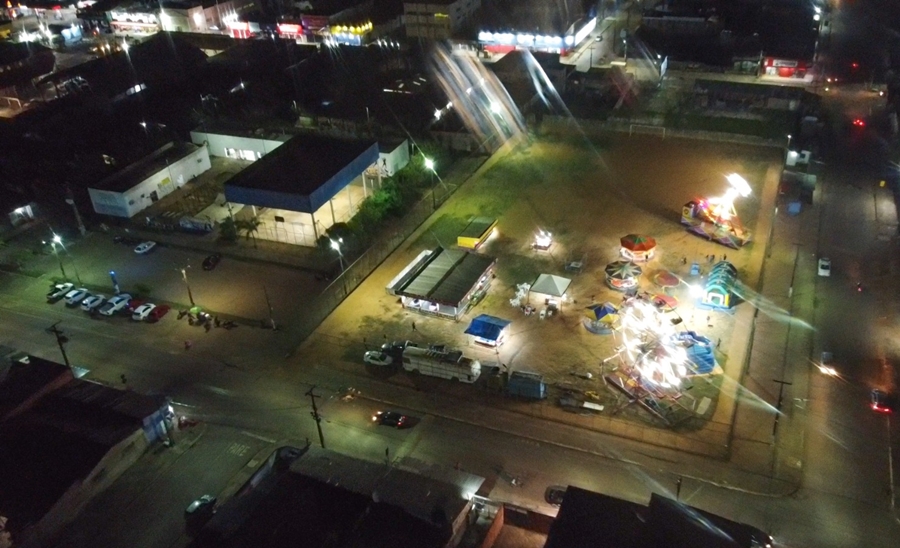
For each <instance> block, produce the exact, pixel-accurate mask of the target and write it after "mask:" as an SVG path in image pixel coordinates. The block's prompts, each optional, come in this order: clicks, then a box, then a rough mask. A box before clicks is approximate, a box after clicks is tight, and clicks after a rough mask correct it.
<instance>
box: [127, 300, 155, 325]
mask: <svg viewBox="0 0 900 548" xmlns="http://www.w3.org/2000/svg"><path fill="white" fill-rule="evenodd" d="M155 308H156V305H155V304H153V303H146V304H142V305H141V306H139V307H137V308H135V309H134V312H132V313H131V319H132V320H134V321H136V322H142V321H144V320H146V319H147V317H148V316H149V315H150V313H151V312H153V309H155Z"/></svg>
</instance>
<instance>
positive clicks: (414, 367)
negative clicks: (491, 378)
mask: <svg viewBox="0 0 900 548" xmlns="http://www.w3.org/2000/svg"><path fill="white" fill-rule="evenodd" d="M402 363H403V369H405V370H406V371H409V372H410V373H418V374H421V375H427V376H429V377H439V378H442V379H450V380H454V381H460V382H465V383H473V382H475V381H476V380H478V377H479V376H480V375H481V363H480V362H479V361H478V360H475V359H472V358H467V357H465V356H463V355H462V352H461V351H459V350H439V349H435V348H434V347H432V348H419V347H417V346H407V347H406V348H404V349H403V359H402Z"/></svg>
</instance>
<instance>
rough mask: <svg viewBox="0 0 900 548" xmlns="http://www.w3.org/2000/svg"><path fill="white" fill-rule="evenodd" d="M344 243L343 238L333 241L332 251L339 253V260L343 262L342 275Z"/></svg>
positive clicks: (342, 269) (342, 265) (342, 263)
mask: <svg viewBox="0 0 900 548" xmlns="http://www.w3.org/2000/svg"><path fill="white" fill-rule="evenodd" d="M342 243H344V239H343V238H338V239H337V240H331V249H333V250H335V251H337V254H338V260H339V261H340V262H341V274H343V273H344V254H343V253H342V252H341V244H342Z"/></svg>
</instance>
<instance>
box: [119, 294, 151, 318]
mask: <svg viewBox="0 0 900 548" xmlns="http://www.w3.org/2000/svg"><path fill="white" fill-rule="evenodd" d="M146 302H147V301H145V300H143V299H137V298H135V299H131V300H129V301H128V304H126V305H125V308H124V309H122V312H124V313H125V315H126V316H130V315H131V314H134V311H135V310H137V309H138V308H139V307H140V306H141V305H142V304H144V303H146Z"/></svg>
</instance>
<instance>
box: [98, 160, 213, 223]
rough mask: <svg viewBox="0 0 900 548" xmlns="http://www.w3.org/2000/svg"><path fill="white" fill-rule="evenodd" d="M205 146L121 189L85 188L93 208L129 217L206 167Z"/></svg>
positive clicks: (104, 212)
mask: <svg viewBox="0 0 900 548" xmlns="http://www.w3.org/2000/svg"><path fill="white" fill-rule="evenodd" d="M211 167H212V165H211V164H210V161H209V149H208V148H207V147H203V146H201V147H200V148H198V149H197V150H195V151H194V152H191V153H190V154H188V155H187V156H185V157H184V158H182V159H180V160H178V161H176V162H173V163H171V164H169V165H168V166H166V167H163V168H162V169H161V170H159V171H157V172H156V173H154V174H153V175H151V176H150V177H148V178H146V179H144V180H143V181H141V182H140V183H138V184H136V185H135V186H133V187H131V188H130V189H129V190H126V191H125V192H115V191H109V190H98V189H94V188H89V189H88V194H90V196H91V202H92V203H93V205H94V211H96V212H97V213H100V214H102V215H111V216H114V217H125V218H131V217H133V216H134V215H135V214H137V213H138V212H140V211H141V210H143V209H145V208H146V207H148V206H150V205H151V204H152V203H153V202H154V199H153V196H152V193H153V192H154V191H156V193H157V195H156V198H157V200H158V199H160V198H162V197H163V196H166V195H168V194H171V193H172V192H174V191H175V190H177V189H179V188H181V187H182V186H184V185H185V183H187V182H188V181H190V180H191V179H193V178H194V177H197V176H199V175H200V174H202V173H203V172H205V171H207V170H208V169H210V168H211Z"/></svg>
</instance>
